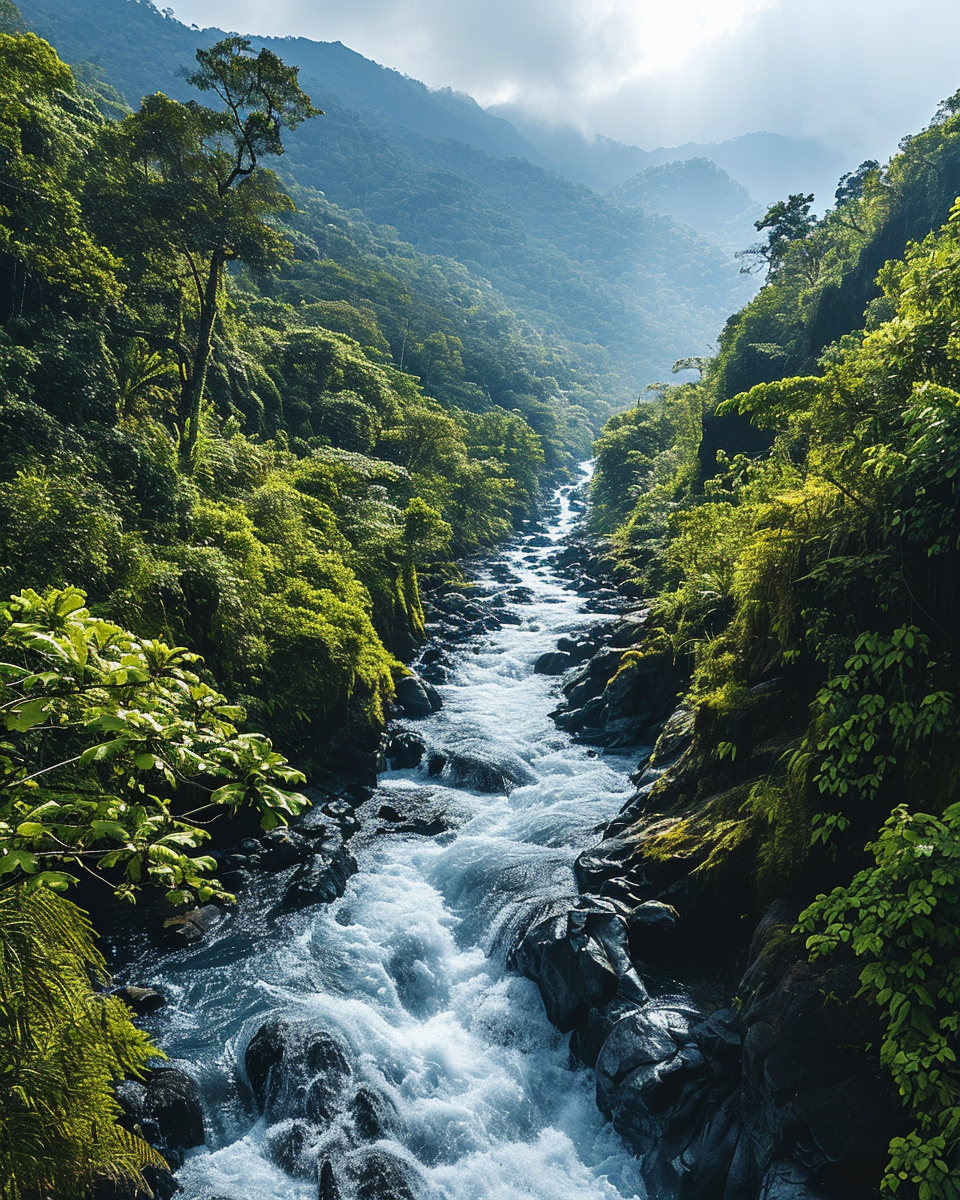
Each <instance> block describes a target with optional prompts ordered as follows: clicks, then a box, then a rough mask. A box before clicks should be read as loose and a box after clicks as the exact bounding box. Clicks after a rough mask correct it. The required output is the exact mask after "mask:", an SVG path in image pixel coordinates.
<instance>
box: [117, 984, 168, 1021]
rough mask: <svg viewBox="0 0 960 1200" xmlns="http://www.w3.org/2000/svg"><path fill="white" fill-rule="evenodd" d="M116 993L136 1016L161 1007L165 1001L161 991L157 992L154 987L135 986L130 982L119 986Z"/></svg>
mask: <svg viewBox="0 0 960 1200" xmlns="http://www.w3.org/2000/svg"><path fill="white" fill-rule="evenodd" d="M116 994H117V995H118V996H119V997H120V999H121V1000H122V1001H123V1002H124V1004H127V1005H129V1007H130V1008H132V1009H133V1011H134V1012H135V1013H136V1014H137V1015H138V1016H144V1015H145V1014H146V1013H152V1012H156V1011H157V1009H158V1008H163V1006H164V1005H165V1004H166V1002H167V1000H166V997H165V996H164V994H163V992H158V991H157V989H156V988H152V987H136V986H135V985H134V984H132V983H128V984H127V985H126V986H125V987H122V988H119V989H118V991H117V993H116Z"/></svg>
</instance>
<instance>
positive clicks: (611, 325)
mask: <svg viewBox="0 0 960 1200" xmlns="http://www.w3.org/2000/svg"><path fill="white" fill-rule="evenodd" d="M24 14H25V16H26V17H27V18H28V19H29V20H30V21H31V22H32V23H33V24H34V26H35V27H36V29H37V30H38V32H40V33H41V34H43V35H44V36H48V37H49V38H50V39H51V40H52V42H53V44H54V45H56V46H57V47H58V48H59V50H60V51H61V52H62V54H63V55H64V57H66V58H67V59H69V60H71V61H74V62H78V61H83V60H89V61H91V62H93V63H95V64H96V65H97V66H100V67H102V68H104V69H105V70H106V71H107V74H108V76H109V78H110V79H111V81H113V82H114V83H116V84H117V86H119V87H120V88H121V90H122V91H123V92H124V94H125V95H126V96H127V98H128V101H130V102H131V103H133V104H136V103H137V102H138V101H139V98H140V96H141V95H143V94H146V93H148V92H152V91H155V90H157V89H161V90H163V91H165V92H167V93H168V94H170V95H172V96H174V97H178V98H180V97H184V96H185V95H186V93H185V90H184V89H185V86H186V85H185V82H184V80H183V79H182V78H181V77H180V76H179V74H178V72H179V71H180V69H181V68H182V67H183V66H188V67H189V66H190V65H191V63H192V61H193V56H194V50H195V48H196V47H197V46H198V45H209V44H210V43H211V42H212V41H213V40H215V38H216V37H218V36H220V35H219V32H218V31H215V30H205V31H202V32H200V31H194V30H190V29H187V28H186V27H184V26H182V25H180V24H178V23H177V22H175V21H173V20H171V19H168V18H165V17H163V16H161V14H160V13H159V12H157V10H156V9H155V8H153V6H152V5H150V4H147V3H139V2H135V0H89V2H85V3H81V2H80V0H58V3H57V4H56V5H54V4H53V3H52V2H51V0H26V3H25V6H24ZM255 44H256V45H261V44H262V45H266V46H269V47H270V48H272V49H274V50H275V51H276V52H277V53H278V54H280V55H281V56H282V57H284V58H285V59H289V60H290V61H291V62H295V63H297V64H298V65H299V66H300V67H301V76H300V78H301V82H302V84H303V86H304V88H305V89H306V90H307V91H308V92H309V93H310V94H311V95H312V96H313V98H314V100H315V101H316V102H317V103H318V104H319V105H320V106H321V107H322V108H323V109H324V110H325V112H326V114H327V115H326V116H325V117H324V118H323V119H322V120H320V121H315V122H311V123H309V124H308V125H306V126H304V127H302V128H301V129H300V130H297V131H296V132H295V133H293V134H292V135H291V137H290V139H289V156H288V158H287V160H286V163H287V170H288V174H289V175H290V176H291V177H292V178H294V179H295V180H296V181H297V182H299V183H303V184H307V185H309V186H311V187H313V188H316V189H319V190H322V191H323V192H324V193H325V194H326V196H327V197H328V198H329V199H331V200H333V201H334V202H335V203H337V204H339V205H340V206H341V207H343V208H347V209H359V210H361V211H362V212H363V213H364V214H365V215H366V216H367V217H368V218H369V219H370V220H372V221H374V222H376V223H379V224H385V225H391V226H393V227H395V228H396V229H397V230H398V231H399V232H400V234H401V236H402V237H403V238H404V239H405V240H407V241H409V242H410V243H411V244H413V245H414V246H415V247H417V249H419V250H421V251H423V252H425V253H428V254H442V255H444V256H447V257H450V258H454V259H456V260H458V261H460V262H463V263H465V264H466V265H467V266H468V267H469V268H470V269H471V270H472V271H474V272H475V273H476V274H478V275H480V276H482V277H485V278H487V279H489V280H490V281H491V282H492V283H493V284H494V285H495V286H496V287H497V288H498V289H499V290H500V291H501V292H502V293H503V295H504V296H505V297H506V298H507V299H508V301H509V302H510V304H511V305H512V306H513V307H514V308H515V309H516V310H517V311H518V313H519V314H520V315H521V316H523V317H524V318H526V319H528V320H529V321H531V322H532V323H533V324H534V325H535V326H536V327H537V328H538V329H539V330H540V331H541V333H542V334H543V335H545V336H547V337H548V338H549V337H550V336H551V334H554V335H555V334H559V335H560V336H561V337H563V338H565V339H567V340H569V341H571V342H575V343H577V344H579V345H581V346H590V345H599V346H600V347H602V348H603V349H604V350H605V351H606V352H607V354H608V356H609V363H610V366H611V370H612V376H611V383H612V385H613V394H614V395H615V396H616V397H617V398H618V399H619V401H620V402H621V403H622V402H623V401H624V400H626V399H629V398H632V397H633V396H635V395H636V392H637V390H638V389H639V387H641V386H642V385H643V384H644V383H646V382H648V381H649V380H651V379H655V378H660V377H662V376H663V375H664V373H665V372H667V371H668V370H669V367H670V365H671V363H672V362H673V361H674V360H675V359H676V358H677V357H679V356H681V355H683V354H690V353H698V352H702V351H704V350H705V349H706V348H707V346H708V345H709V344H710V343H711V342H712V341H713V339H714V338H715V336H716V334H717V331H718V330H719V328H720V326H721V324H722V321H723V319H724V317H725V316H726V314H727V313H728V312H729V311H730V310H731V309H732V308H736V307H738V306H739V305H740V304H742V303H743V301H744V300H745V299H746V298H747V297H748V296H749V294H750V291H751V286H750V284H749V282H748V281H745V280H744V279H743V278H742V277H741V276H740V275H739V274H738V272H737V269H736V267H735V266H734V265H733V264H732V263H731V262H730V261H729V259H728V258H727V257H726V256H725V255H723V254H722V253H719V252H718V251H717V250H716V249H715V248H714V247H713V246H711V245H710V244H709V243H706V242H704V241H702V240H699V239H698V238H697V237H696V236H695V235H693V234H692V233H691V232H690V231H689V230H688V229H685V228H681V227H678V226H677V225H676V224H675V223H674V222H672V221H671V220H670V219H669V218H664V217H655V216H648V215H646V214H645V213H643V212H639V211H637V212H628V211H625V210H622V209H619V208H618V207H617V206H615V205H612V204H610V203H609V202H607V201H605V200H604V199H603V198H602V197H598V196H596V195H594V194H592V193H591V192H590V191H589V190H587V189H586V188H583V187H581V186H578V185H576V184H573V183H570V182H569V181H568V180H566V179H563V178H562V177H560V176H558V175H556V174H553V173H551V172H550V171H548V170H546V169H544V168H543V167H541V166H539V165H537V161H536V160H538V158H539V157H540V156H539V155H538V153H537V152H536V151H534V150H532V149H531V148H530V147H529V145H528V144H527V143H526V142H525V141H524V139H522V138H521V137H520V136H519V135H518V134H517V133H516V131H515V130H513V129H512V127H511V126H510V125H509V124H507V123H506V122H504V121H502V120H500V119H498V118H496V117H493V116H491V115H489V114H487V113H484V112H483V111H482V110H481V109H479V108H478V107H477V106H476V105H475V104H473V102H472V101H470V100H468V99H466V98H464V97H461V96H457V95H454V94H453V93H450V92H430V91H429V90H428V89H426V88H424V87H423V85H422V84H418V83H416V82H415V81H412V80H408V79H405V78H404V77H403V76H401V75H399V74H398V73H397V72H395V71H388V70H385V69H383V68H381V67H378V66H376V65H375V64H372V63H369V62H367V61H366V60H364V59H362V58H361V57H360V56H359V55H355V54H353V53H352V52H351V51H349V50H347V49H345V48H344V47H343V46H340V45H335V44H334V45H331V44H325V43H311V42H306V41H303V40H296V41H287V40H278V39H273V40H271V39H255ZM521 156H522V157H521ZM531 160H533V161H531Z"/></svg>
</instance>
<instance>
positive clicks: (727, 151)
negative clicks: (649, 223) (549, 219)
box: [487, 104, 856, 211]
mask: <svg viewBox="0 0 960 1200" xmlns="http://www.w3.org/2000/svg"><path fill="white" fill-rule="evenodd" d="M487 112H488V113H490V114H493V115H496V116H499V117H502V118H504V119H505V120H507V121H509V122H510V123H511V125H513V126H514V128H515V129H516V130H517V131H518V132H519V133H520V134H522V136H523V137H524V139H525V140H526V141H527V142H528V143H529V144H530V145H531V146H533V147H534V148H535V151H536V152H537V153H538V154H539V155H540V157H541V158H542V159H543V160H544V161H545V162H546V163H548V164H549V165H550V166H551V167H552V168H553V169H554V170H555V171H559V172H560V173H561V174H562V175H566V176H567V178H568V179H573V180H575V181H576V182H578V183H584V184H586V185H587V187H591V188H594V189H596V190H597V191H601V192H603V191H607V190H608V189H609V188H611V187H615V186H616V185H617V184H619V183H623V182H624V180H626V179H628V178H630V177H631V176H633V175H637V174H639V173H640V172H641V171H644V170H646V169H647V168H648V167H656V166H661V165H663V164H664V163H670V162H686V161H689V160H690V159H693V158H706V159H709V160H710V161H711V162H714V163H716V165H717V166H718V167H721V168H722V169H723V170H724V171H727V172H728V173H729V174H730V175H732V176H733V178H734V179H736V180H737V182H739V183H741V184H742V185H743V186H744V187H745V188H746V189H747V191H748V192H749V193H750V194H751V196H752V197H753V198H754V199H755V200H756V201H757V202H758V203H759V204H762V205H764V206H765V207H766V206H768V205H770V204H772V203H773V202H774V201H776V200H780V199H783V198H784V197H786V196H787V195H789V194H790V193H791V192H799V191H804V192H811V191H812V192H814V193H815V194H816V197H817V208H818V210H819V211H823V209H825V208H828V207H830V206H831V205H832V204H833V193H834V191H835V189H836V186H837V180H838V179H839V178H840V176H841V175H842V174H843V173H844V171H847V170H850V169H851V166H855V165H856V164H850V163H847V162H846V160H845V159H844V158H843V157H842V156H841V155H840V154H838V153H836V152H835V151H832V150H830V149H829V147H827V146H825V145H824V144H823V143H822V142H818V141H816V140H815V139H813V138H798V137H790V136H788V135H786V134H780V133H764V132H757V133H745V134H742V135H741V136H740V137H736V138H730V139H729V140H727V141H725V142H709V143H705V142H686V143H685V144H684V145H682V146H658V147H657V148H656V149H655V150H641V149H640V147H639V146H630V145H626V144H625V143H623V142H617V141H614V140H613V139H612V138H606V137H601V136H595V137H589V136H587V135H585V134H582V133H581V132H580V131H579V130H578V129H576V128H574V127H573V126H572V125H547V124H545V123H543V122H541V121H536V120H532V119H531V118H529V117H528V116H527V115H526V114H525V113H524V112H523V110H522V109H520V108H519V107H517V106H516V105H512V104H500V105H494V106H492V107H490V108H488V109H487Z"/></svg>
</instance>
